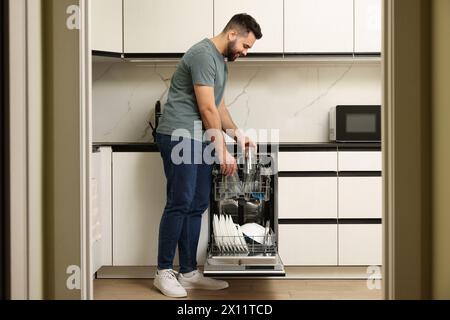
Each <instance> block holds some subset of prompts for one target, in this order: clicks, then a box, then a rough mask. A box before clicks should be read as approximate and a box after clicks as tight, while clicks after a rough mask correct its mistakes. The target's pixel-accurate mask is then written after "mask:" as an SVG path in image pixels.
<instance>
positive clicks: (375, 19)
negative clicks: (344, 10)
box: [355, 0, 382, 53]
mask: <svg viewBox="0 0 450 320" xmlns="http://www.w3.org/2000/svg"><path fill="white" fill-rule="evenodd" d="M381 9H382V4H381V0H355V52H356V53H380V52H381V41H382V35H381V30H382V28H381V24H382V15H381Z"/></svg>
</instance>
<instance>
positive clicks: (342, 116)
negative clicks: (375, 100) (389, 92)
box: [330, 105, 381, 142]
mask: <svg viewBox="0 0 450 320" xmlns="http://www.w3.org/2000/svg"><path fill="white" fill-rule="evenodd" d="M330 141H333V142H381V106H380V105H352V106H349V105H339V106H336V107H334V108H333V109H332V110H331V111H330Z"/></svg>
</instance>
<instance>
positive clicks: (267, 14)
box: [214, 0, 283, 53]
mask: <svg viewBox="0 0 450 320" xmlns="http://www.w3.org/2000/svg"><path fill="white" fill-rule="evenodd" d="M237 13H247V14H249V15H251V16H252V17H253V18H255V20H256V21H257V22H258V23H259V25H260V26H261V29H262V34H263V37H262V38H261V39H260V40H257V41H256V43H255V45H254V46H253V48H252V49H250V50H249V53H282V52H283V37H282V35H283V0H214V34H215V35H218V34H219V33H221V32H222V30H223V29H224V28H225V26H226V25H227V23H228V22H229V21H230V19H231V18H232V17H233V16H234V15H235V14H237Z"/></svg>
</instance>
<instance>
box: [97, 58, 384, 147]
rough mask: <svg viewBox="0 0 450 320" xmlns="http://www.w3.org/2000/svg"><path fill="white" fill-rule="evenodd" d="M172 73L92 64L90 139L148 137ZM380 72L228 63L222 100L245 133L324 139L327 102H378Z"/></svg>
mask: <svg viewBox="0 0 450 320" xmlns="http://www.w3.org/2000/svg"><path fill="white" fill-rule="evenodd" d="M174 71H175V64H172V65H167V64H158V63H153V64H152V63H131V62H128V63H124V62H122V63H116V62H111V63H110V62H96V63H94V66H93V140H94V142H152V141H153V137H152V134H151V129H150V126H149V124H148V122H149V121H152V122H153V119H154V106H155V103H156V101H157V100H161V102H162V103H163V104H164V102H165V101H166V99H167V92H168V88H169V85H170V79H171V76H172V74H173V72H174ZM381 71H382V70H381V65H380V63H373V62H372V63H342V62H340V63H336V64H330V63H326V64H319V63H315V64H306V63H291V62H290V63H280V62H278V63H266V64H263V63H258V65H256V64H252V63H235V64H233V65H231V64H230V68H229V82H228V85H227V88H226V91H225V103H226V105H227V106H228V108H229V110H230V113H231V115H232V116H233V119H234V120H235V122H236V124H237V125H238V126H239V127H241V128H243V129H245V130H248V129H256V130H259V129H267V130H272V129H275V130H279V139H280V142H327V141H328V114H329V110H330V109H331V108H332V107H333V106H336V105H340V104H349V105H358V104H363V105H364V104H381V99H382V80H381V79H382V77H381V74H382V72H381ZM269 139H270V138H269ZM259 140H260V142H266V141H267V138H260V139H259Z"/></svg>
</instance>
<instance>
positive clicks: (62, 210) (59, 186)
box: [43, 0, 81, 299]
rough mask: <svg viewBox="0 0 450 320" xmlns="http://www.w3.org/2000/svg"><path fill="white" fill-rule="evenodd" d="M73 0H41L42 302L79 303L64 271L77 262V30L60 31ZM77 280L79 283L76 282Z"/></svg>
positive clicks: (74, 1)
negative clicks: (42, 22)
mask: <svg viewBox="0 0 450 320" xmlns="http://www.w3.org/2000/svg"><path fill="white" fill-rule="evenodd" d="M74 4H76V5H77V4H78V1H77V0H44V6H43V10H44V17H45V23H44V26H43V27H44V37H45V39H44V41H45V46H44V48H45V49H44V50H45V52H44V57H45V61H44V65H45V74H44V83H45V88H44V90H45V115H44V116H45V118H44V127H45V132H44V137H45V145H44V150H45V159H44V164H45V167H44V172H45V186H44V190H45V215H46V217H45V219H46V220H45V232H46V239H45V240H46V260H45V263H46V264H45V277H46V278H45V281H46V292H45V294H46V298H47V299H55V298H57V299H80V298H81V291H80V290H68V289H67V287H66V280H67V278H68V275H67V274H66V270H67V268H68V267H69V266H72V265H74V266H80V263H81V262H80V261H81V258H80V256H81V238H80V228H81V192H80V179H81V175H80V131H81V128H80V91H79V90H80V71H79V30H76V29H75V30H68V29H67V27H66V19H67V18H68V17H69V15H67V14H66V9H67V8H68V7H69V6H70V5H74ZM80 281H81V279H80Z"/></svg>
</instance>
